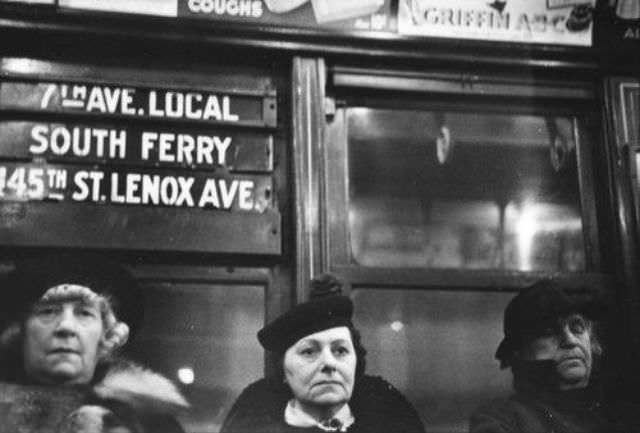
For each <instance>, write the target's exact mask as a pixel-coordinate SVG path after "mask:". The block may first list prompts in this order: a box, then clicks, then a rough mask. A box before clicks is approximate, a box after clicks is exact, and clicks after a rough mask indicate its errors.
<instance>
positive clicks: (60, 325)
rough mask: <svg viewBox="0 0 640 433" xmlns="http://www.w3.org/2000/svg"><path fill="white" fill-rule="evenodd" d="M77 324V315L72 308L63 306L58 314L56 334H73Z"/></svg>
mask: <svg viewBox="0 0 640 433" xmlns="http://www.w3.org/2000/svg"><path fill="white" fill-rule="evenodd" d="M76 326H77V320H76V316H75V314H74V312H73V310H72V309H70V308H63V309H62V310H61V311H60V314H59V316H58V321H57V323H56V329H55V332H56V334H65V335H66V334H72V333H74V332H75V330H76Z"/></svg>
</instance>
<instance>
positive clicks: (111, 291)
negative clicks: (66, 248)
mask: <svg viewBox="0 0 640 433" xmlns="http://www.w3.org/2000/svg"><path fill="white" fill-rule="evenodd" d="M57 286H60V287H59V288H58V290H57V292H58V293H61V292H64V289H65V288H66V287H65V286H67V287H69V286H70V287H73V286H82V287H87V288H89V289H90V290H91V292H94V293H95V294H98V295H101V296H103V297H104V298H106V299H107V300H108V302H109V305H110V307H111V309H112V311H113V313H114V314H115V316H116V317H117V319H118V320H119V321H122V322H124V323H126V324H127V326H128V327H129V329H130V332H131V333H132V334H133V333H135V331H136V330H137V329H138V328H139V326H140V324H141V322H142V317H143V301H142V295H141V292H140V290H139V288H138V286H137V284H136V282H135V280H134V279H133V277H132V276H131V275H130V274H129V272H128V271H127V270H126V269H125V268H123V267H122V266H120V265H119V264H116V263H114V262H112V261H110V260H109V259H107V258H105V257H99V256H93V255H91V256H88V255H86V254H85V255H82V256H81V255H72V254H66V253H63V254H56V255H47V256H39V257H34V258H29V259H23V260H20V261H18V262H17V263H16V269H15V270H14V271H13V272H11V274H10V275H8V276H7V277H6V278H5V281H4V282H3V287H0V294H2V295H4V296H3V299H4V301H3V302H2V310H1V312H0V314H2V316H3V319H4V320H3V322H5V321H11V320H15V319H19V318H20V317H21V316H22V315H24V314H25V313H26V312H28V311H29V309H30V308H31V306H32V305H33V304H34V303H35V302H36V301H38V300H39V299H40V298H41V297H42V296H43V295H44V294H45V293H51V292H48V290H49V289H52V288H54V287H57Z"/></svg>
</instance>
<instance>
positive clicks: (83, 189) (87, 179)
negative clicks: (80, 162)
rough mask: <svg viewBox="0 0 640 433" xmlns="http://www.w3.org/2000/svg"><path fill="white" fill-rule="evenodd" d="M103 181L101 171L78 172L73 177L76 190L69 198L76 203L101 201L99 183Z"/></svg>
mask: <svg viewBox="0 0 640 433" xmlns="http://www.w3.org/2000/svg"><path fill="white" fill-rule="evenodd" d="M102 179H104V173H103V172H101V171H86V170H80V171H79V172H77V173H76V174H75V176H73V183H74V184H75V186H76V187H77V188H78V189H77V190H76V191H74V192H73V193H72V194H71V198H72V199H73V200H76V201H83V200H88V199H91V200H92V201H95V202H97V201H101V199H102V197H100V182H101V181H102Z"/></svg>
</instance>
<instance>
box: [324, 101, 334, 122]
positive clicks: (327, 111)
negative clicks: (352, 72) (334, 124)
mask: <svg viewBox="0 0 640 433" xmlns="http://www.w3.org/2000/svg"><path fill="white" fill-rule="evenodd" d="M324 115H325V116H326V118H327V120H331V119H333V116H335V115H336V100H335V99H334V98H331V97H329V96H326V97H325V98H324Z"/></svg>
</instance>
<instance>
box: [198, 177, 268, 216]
mask: <svg viewBox="0 0 640 433" xmlns="http://www.w3.org/2000/svg"><path fill="white" fill-rule="evenodd" d="M254 188H255V185H254V183H253V181H250V180H237V179H234V180H232V181H231V183H229V182H228V181H227V180H226V179H207V182H206V183H205V184H204V188H203V190H202V195H201V196H200V200H199V202H198V207H206V206H212V207H214V208H223V209H229V208H230V207H231V206H232V205H233V202H234V200H235V199H236V197H237V196H239V201H238V207H239V208H240V209H243V210H251V209H253V200H252V197H253V190H254Z"/></svg>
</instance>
